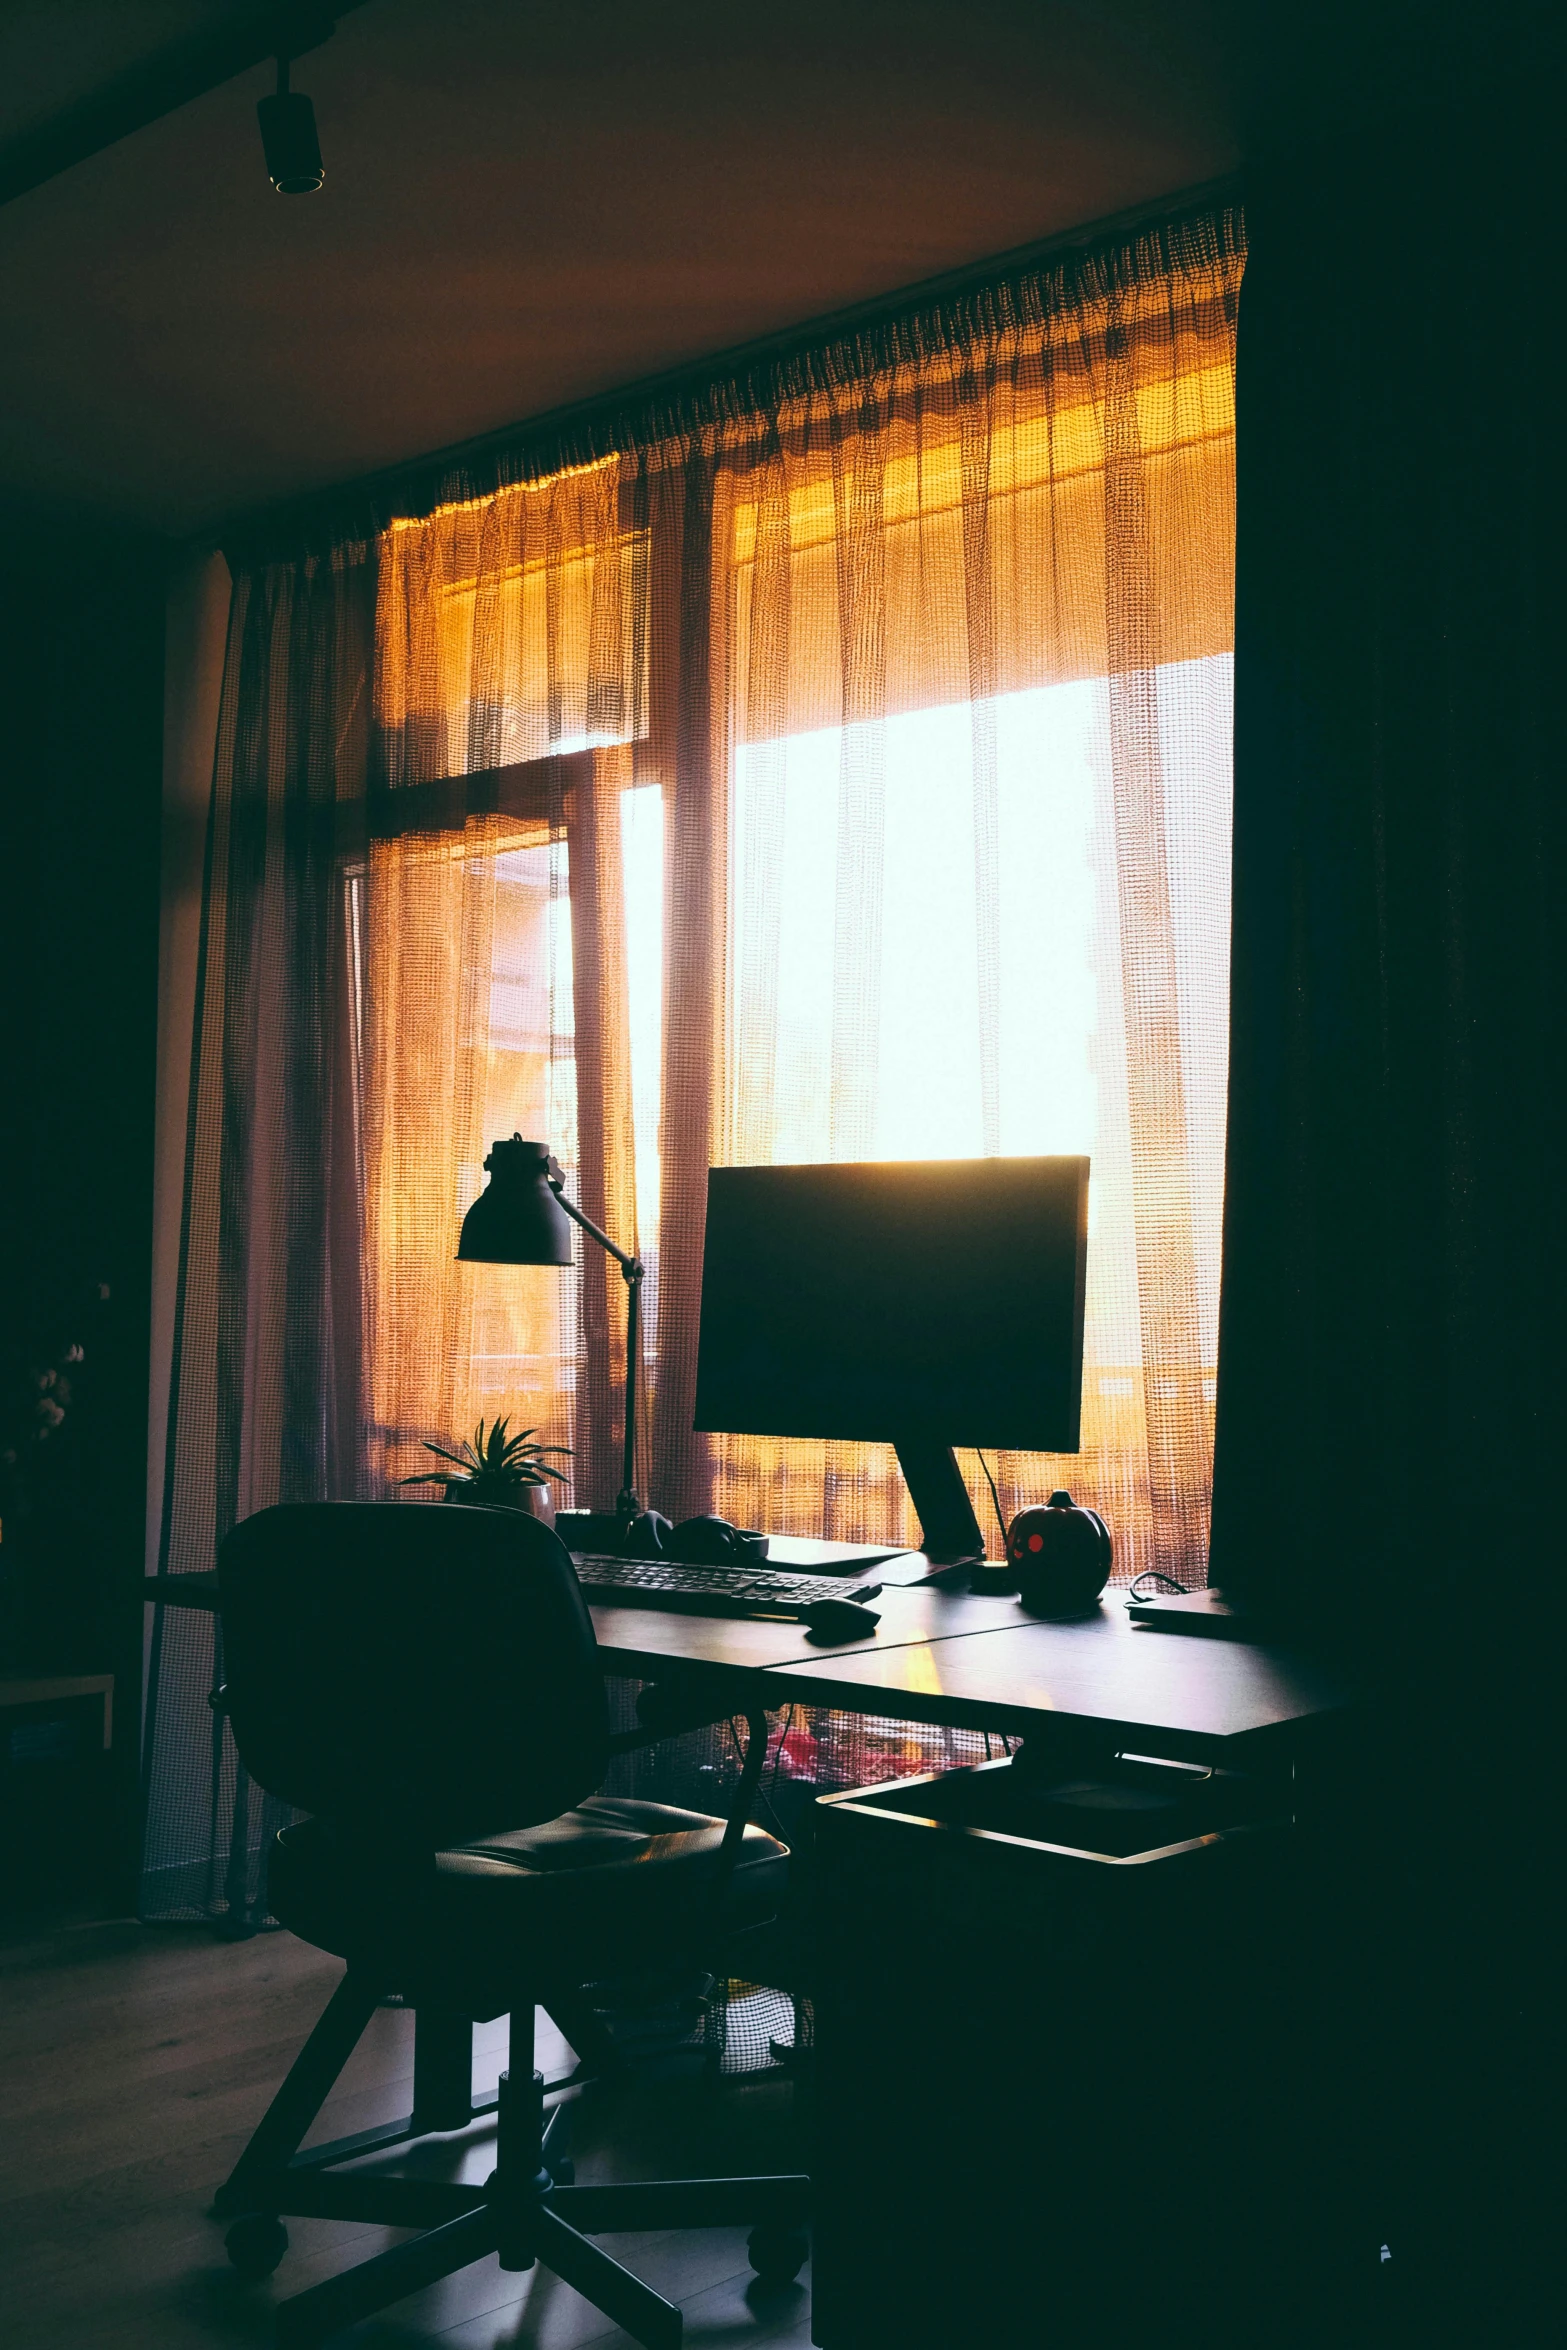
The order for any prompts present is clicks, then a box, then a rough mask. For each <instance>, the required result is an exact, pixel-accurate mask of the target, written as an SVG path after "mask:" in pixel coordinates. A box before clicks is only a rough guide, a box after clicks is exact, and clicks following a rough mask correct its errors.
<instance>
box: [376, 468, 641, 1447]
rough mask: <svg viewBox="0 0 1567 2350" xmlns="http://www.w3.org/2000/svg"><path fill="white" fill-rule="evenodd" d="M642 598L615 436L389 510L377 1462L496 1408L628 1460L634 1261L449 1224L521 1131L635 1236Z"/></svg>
mask: <svg viewBox="0 0 1567 2350" xmlns="http://www.w3.org/2000/svg"><path fill="white" fill-rule="evenodd" d="M646 602H647V572H646V541H645V536H644V535H643V534H639V533H638V532H636V531H635V530H623V529H622V528H621V524H620V469H619V466H618V464H617V463H616V462H615V461H614V460H611V461H609V462H608V463H605V464H601V465H598V466H592V467H585V468H581V469H576V470H573V471H571V472H568V473H565V474H563V475H561V476H557V477H555V478H553V479H549V480H546V481H545V482H543V483H540V484H537V485H523V486H519V487H516V488H513V489H511V490H508V491H506V492H504V493H502V494H501V495H500V496H498V497H496V498H493V499H490V500H486V501H481V502H473V503H467V504H464V505H462V506H459V507H457V508H454V509H452V510H449V511H444V512H440V513H437V514H436V515H434V516H433V517H432V518H431V519H430V520H429V521H428V522H426V523H423V524H421V525H418V526H409V527H404V528H395V529H393V530H391V531H389V532H388V533H387V534H386V536H385V538H384V540H383V544H382V555H381V566H380V597H379V606H378V614H377V626H376V690H375V704H376V732H377V740H378V743H379V746H380V751H381V759H380V773H381V788H379V789H378V790H377V792H376V793H375V794H374V803H373V810H372V833H373V836H374V837H373V838H372V840H371V844H370V849H369V854H368V858H367V861H366V866H365V871H364V875H363V878H362V882H361V884H360V890H361V902H362V907H363V914H362V932H361V943H360V968H361V970H362V974H363V994H362V1010H361V1017H362V1022H363V1036H364V1072H365V1082H364V1105H365V1108H364V1125H365V1191H364V1197H365V1213H366V1264H367V1282H366V1292H365V1307H366V1327H367V1331H368V1332H369V1341H368V1346H367V1360H368V1364H369V1376H368V1382H367V1405H368V1424H367V1459H366V1463H365V1472H366V1476H367V1478H368V1479H369V1480H370V1481H371V1482H372V1483H373V1484H377V1485H384V1484H385V1483H386V1482H387V1481H388V1480H389V1479H392V1478H395V1477H397V1476H399V1475H404V1476H405V1475H410V1474H412V1473H414V1472H415V1471H416V1470H417V1469H419V1468H421V1467H429V1466H432V1465H434V1464H433V1463H432V1462H431V1460H430V1457H429V1455H428V1454H427V1453H425V1452H424V1451H423V1449H422V1440H423V1439H425V1438H431V1437H433V1438H436V1439H438V1440H440V1441H441V1442H444V1443H451V1442H452V1441H453V1439H454V1438H455V1437H457V1436H461V1435H464V1434H466V1433H468V1432H469V1431H470V1430H471V1429H472V1427H473V1425H474V1423H475V1421H476V1420H478V1419H479V1418H481V1417H484V1418H493V1417H494V1416H496V1415H497V1414H498V1413H504V1414H506V1415H508V1416H509V1417H510V1418H511V1420H512V1423H513V1425H514V1426H522V1427H532V1428H536V1429H538V1430H539V1431H540V1432H541V1437H542V1440H544V1441H547V1442H551V1443H564V1444H567V1445H573V1446H574V1447H575V1454H576V1458H575V1462H574V1464H573V1465H574V1467H575V1469H576V1472H577V1477H578V1480H579V1481H580V1482H581V1484H582V1485H583V1487H584V1490H592V1491H595V1492H597V1491H600V1490H603V1489H606V1488H607V1490H609V1491H610V1492H612V1491H613V1490H614V1483H615V1482H617V1481H618V1480H614V1479H613V1477H612V1474H611V1470H610V1464H611V1462H612V1460H613V1459H614V1457H615V1454H614V1427H615V1422H616V1418H617V1414H618V1410H619V1399H620V1395H621V1392H622V1386H623V1381H624V1377H625V1364H624V1360H623V1356H624V1317H623V1314H622V1313H618V1312H617V1311H616V1307H617V1305H618V1293H619V1292H620V1289H621V1283H620V1277H619V1274H618V1271H616V1269H615V1268H614V1267H613V1266H612V1265H611V1264H610V1263H609V1261H608V1259H607V1258H605V1257H604V1255H603V1254H602V1252H601V1251H599V1250H598V1249H596V1248H593V1247H591V1246H589V1247H588V1249H587V1251H586V1254H585V1257H584V1258H583V1260H582V1263H581V1265H580V1268H579V1269H578V1270H577V1271H576V1272H574V1273H573V1274H570V1275H566V1276H563V1275H562V1274H561V1273H560V1272H558V1271H556V1270H555V1269H553V1268H550V1267H537V1268H533V1267H528V1268H521V1267H513V1266H505V1267H503V1266H487V1265H486V1266H479V1265H459V1264H457V1263H456V1262H455V1261H454V1255H453V1252H454V1247H455V1234H456V1230H457V1220H458V1219H459V1218H460V1217H461V1215H462V1213H463V1211H464V1210H465V1209H466V1208H467V1207H468V1205H469V1204H470V1202H471V1201H472V1199H473V1198H474V1197H475V1195H476V1194H477V1192H478V1191H479V1189H480V1187H481V1185H482V1183H483V1180H484V1176H483V1161H484V1157H485V1153H486V1151H487V1150H488V1148H489V1145H490V1143H491V1141H493V1140H494V1139H495V1137H496V1136H498V1135H506V1134H511V1133H512V1132H514V1131H515V1132H520V1133H523V1134H527V1135H530V1136H536V1137H538V1138H540V1139H543V1140H547V1141H548V1142H549V1144H550V1146H551V1148H552V1149H553V1150H554V1152H555V1155H556V1156H557V1157H558V1158H559V1160H560V1162H561V1165H562V1167H563V1168H564V1169H565V1170H566V1173H567V1175H568V1177H569V1179H570V1181H571V1183H572V1186H573V1193H574V1196H577V1197H579V1198H580V1199H581V1201H582V1203H583V1205H584V1207H585V1208H586V1210H587V1212H588V1214H589V1215H591V1216H592V1217H593V1218H594V1219H595V1221H596V1222H598V1223H600V1224H601V1225H603V1226H604V1228H605V1229H606V1230H610V1231H612V1232H614V1233H615V1234H616V1236H617V1237H618V1238H621V1239H622V1240H623V1243H624V1245H625V1246H627V1247H628V1248H634V1247H635V1246H636V1240H637V1218H636V1197H635V1184H634V1152H633V1134H632V1111H631V1061H630V1037H629V1024H628V1007H627V993H626V962H625V917H624V890H623V887H622V881H621V859H622V847H621V799H622V790H623V783H624V780H625V778H626V776H627V774H628V772H629V764H630V762H629V751H628V746H629V745H630V743H631V742H632V741H633V740H634V738H635V737H636V736H637V735H638V733H639V732H641V731H643V730H644V728H645V680H646V660H645V650H644V646H645V636H646ZM612 1292H613V1294H612Z"/></svg>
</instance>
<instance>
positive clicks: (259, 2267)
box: [223, 2211, 288, 2277]
mask: <svg viewBox="0 0 1567 2350" xmlns="http://www.w3.org/2000/svg"><path fill="white" fill-rule="evenodd" d="M223 2247H224V2250H225V2251H226V2252H227V2254H228V2256H229V2262H230V2265H231V2266H232V2267H234V2268H235V2269H237V2270H238V2272H239V2274H240V2275H241V2276H242V2277H269V2276H270V2275H271V2274H272V2271H273V2270H274V2269H275V2268H276V2267H277V2264H278V2262H279V2261H280V2260H281V2259H282V2257H283V2255H284V2253H285V2252H286V2251H287V2250H288V2230H287V2228H286V2227H284V2225H283V2222H282V2221H281V2220H280V2219H275V2218H274V2217H273V2215H272V2213H271V2212H270V2211H247V2212H246V2214H245V2216H244V2218H243V2219H237V2220H236V2221H235V2222H234V2225H233V2226H232V2227H231V2228H230V2229H229V2232H228V2234H227V2235H226V2236H225V2237H224V2239H223Z"/></svg>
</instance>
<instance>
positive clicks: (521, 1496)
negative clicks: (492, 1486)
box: [446, 1485, 555, 1527]
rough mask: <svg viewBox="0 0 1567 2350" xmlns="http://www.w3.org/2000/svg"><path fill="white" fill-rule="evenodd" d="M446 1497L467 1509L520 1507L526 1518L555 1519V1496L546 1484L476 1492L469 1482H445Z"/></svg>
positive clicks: (544, 1521)
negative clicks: (467, 1483) (460, 1483)
mask: <svg viewBox="0 0 1567 2350" xmlns="http://www.w3.org/2000/svg"><path fill="white" fill-rule="evenodd" d="M446 1498H447V1500H448V1501H454V1502H456V1503H457V1505H458V1507H459V1508H460V1509H468V1510H520V1511H521V1512H522V1514H523V1516H524V1517H525V1518H537V1519H538V1520H539V1522H540V1524H541V1525H545V1526H551V1527H552V1526H553V1525H554V1523H555V1496H554V1494H553V1493H552V1491H551V1490H550V1488H549V1486H547V1485H514V1486H512V1487H511V1488H510V1489H509V1490H508V1491H505V1492H496V1493H479V1494H476V1493H475V1492H474V1491H473V1488H472V1487H471V1486H467V1485H448V1486H447V1488H446Z"/></svg>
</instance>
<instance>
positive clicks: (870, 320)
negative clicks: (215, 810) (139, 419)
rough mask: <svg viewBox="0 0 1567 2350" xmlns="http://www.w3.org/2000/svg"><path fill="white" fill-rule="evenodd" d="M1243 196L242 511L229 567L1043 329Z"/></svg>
mask: <svg viewBox="0 0 1567 2350" xmlns="http://www.w3.org/2000/svg"><path fill="white" fill-rule="evenodd" d="M1239 195H1240V189H1239V182H1238V180H1237V179H1235V178H1229V179H1225V180H1217V181H1210V182H1207V183H1205V184H1204V185H1203V186H1201V187H1197V188H1191V189H1188V190H1185V191H1184V192H1182V193H1181V194H1179V195H1176V196H1173V197H1166V198H1164V199H1163V200H1162V201H1161V202H1159V203H1158V204H1150V205H1144V206H1139V207H1137V208H1136V209H1135V210H1133V211H1129V212H1125V213H1120V214H1117V215H1115V216H1113V217H1112V218H1110V219H1106V220H1101V221H1097V222H1092V223H1089V224H1087V225H1086V226H1084V227H1083V228H1080V229H1074V230H1071V231H1069V232H1067V233H1065V234H1064V235H1060V236H1056V237H1051V238H1049V239H1046V240H1045V241H1043V242H1042V243H1039V244H1036V245H1030V246H1023V247H1019V248H1017V249H1015V250H1014V251H1012V252H1010V253H1003V254H999V255H996V256H995V257H993V258H992V259H991V260H989V261H987V262H984V263H980V264H976V265H975V266H973V267H971V268H967V269H963V270H959V271H953V272H951V273H949V274H948V275H946V276H944V277H939V278H930V279H927V280H925V281H923V282H922V283H921V284H919V285H916V286H911V287H905V288H903V289H902V290H901V291H899V292H897V293H894V294H889V295H886V296H883V297H881V298H880V299H878V300H875V301H872V302H869V303H865V304H861V305H859V306H857V307H855V308H854V309H851V310H845V311H838V312H834V313H832V314H830V315H829V316H827V317H824V318H819V319H816V320H814V321H811V322H809V323H808V324H806V325H803V326H800V327H797V328H791V329H789V330H787V331H786V332H783V333H780V334H778V335H774V336H769V337H765V338H763V339H761V340H759V341H757V342H754V343H750V344H746V345H743V346H740V347H737V348H735V349H732V350H729V351H725V352H719V353H715V354H712V355H710V356H709V357H708V358H706V359H703V360H701V361H699V362H697V363H696V364H694V365H692V366H690V367H686V368H681V369H678V370H673V371H671V372H670V373H668V374H666V375H662V376H657V377H649V378H647V379H645V380H644V381H643V382H642V383H640V384H631V385H626V386H623V387H621V388H620V389H618V390H616V391H613V392H609V393H605V394H602V395H600V396H598V397H596V398H594V399H590V400H584V401H579V402H576V403H573V404H572V405H571V406H569V407H564V408H559V409H554V410H551V411H550V412H548V413H547V414H545V415H542V416H538V417H535V418H532V419H530V420H528V421H525V422H522V423H518V424H514V425H508V426H505V427H503V428H501V429H500V430H498V431H495V432H491V433H487V434H484V435H482V436H480V437H478V438H476V439H474V440H470V441H465V442H461V443H458V444H455V445H454V446H452V447H450V448H447V449H441V450H435V451H433V452H431V453H430V454H429V455H427V456H424V457H420V458H416V459H413V460H411V461H410V462H408V463H406V464H403V465H398V466H394V467H389V468H387V469H386V470H384V471H382V472H379V473H375V474H368V475H364V476H362V477H361V478H360V479H359V480H357V481H353V482H348V483H345V484H343V485H342V486H340V487H339V488H337V489H333V490H326V491H323V492H318V493H316V494H314V495H312V496H311V497H308V498H303V499H291V500H288V501H287V502H285V503H283V504H279V505H273V506H269V507H265V508H261V509H259V510H255V511H252V512H250V513H248V514H244V515H240V516H236V518H235V519H234V521H233V522H232V523H231V524H229V525H228V526H227V527H225V528H223V529H221V530H219V531H218V532H217V533H216V534H215V536H216V541H217V543H218V545H220V546H221V547H222V549H223V551H224V553H225V555H226V556H227V557H228V560H229V563H230V565H231V567H233V568H234V569H236V570H238V569H241V568H244V569H251V568H255V567H257V566H259V565H263V564H266V563H269V562H285V561H291V560H295V559H298V558H301V557H305V556H308V555H315V556H317V557H318V558H320V557H325V556H329V555H330V554H331V553H332V552H333V551H334V550H337V549H341V548H342V546H343V545H344V543H345V542H350V541H356V540H358V541H364V540H370V539H373V538H375V537H378V536H379V534H380V533H381V532H382V531H383V530H385V529H387V528H388V527H390V526H392V525H394V524H398V523H405V522H418V521H424V520H426V519H428V517H429V516H430V515H431V514H432V513H434V512H436V511H437V510H438V509H441V508H450V507H460V506H465V505H470V504H475V503H479V502H482V501H483V500H484V499H486V498H489V497H492V496H493V495H494V494H495V492H496V491H497V490H501V489H508V488H514V487H519V486H522V485H524V484H526V483H528V482H532V481H537V480H539V479H540V478H541V477H543V476H545V475H553V476H557V477H558V476H560V475H561V474H563V473H567V472H571V471H576V470H578V469H580V468H585V467H591V466H595V465H599V464H602V463H604V462H605V461H606V460H607V459H608V458H609V457H610V456H612V455H613V454H614V453H615V451H616V450H620V449H625V448H628V447H646V446H648V445H649V444H650V443H655V442H666V441H678V440H680V439H683V438H689V437H691V436H693V435H695V434H697V433H699V432H701V431H702V430H703V429H704V428H710V427H711V426H713V425H715V424H721V423H732V422H736V421H739V420H740V419H742V418H743V417H745V416H746V415H748V414H751V413H754V412H757V411H760V410H763V409H765V408H767V407H770V406H776V405H777V404H778V403H779V402H781V401H783V400H786V399H788V398H789V397H791V396H792V395H795V394H805V393H809V392H810V391H812V390H816V389H820V388H822V387H823V386H825V385H840V384H843V383H845V382H852V381H854V380H856V379H857V378H859V377H861V376H867V375H872V374H875V373H877V372H878V371H880V370H882V369H885V368H889V367H893V366H897V365H899V364H906V363H908V362H910V361H913V360H917V359H921V358H931V357H934V356H936V355H937V354H939V353H940V352H941V351H942V350H944V349H950V348H954V347H956V346H959V345H961V344H962V343H963V342H965V341H967V340H969V339H970V338H972V337H973V336H974V335H976V334H979V335H985V334H995V333H998V332H1004V331H1006V330H1007V329H1008V328H1016V327H1018V326H1022V325H1027V324H1029V323H1031V322H1034V321H1036V320H1037V321H1040V322H1042V321H1043V320H1044V319H1045V318H1047V317H1048V316H1049V314H1050V312H1051V311H1052V310H1054V309H1056V308H1057V307H1058V306H1060V307H1064V306H1066V304H1067V303H1068V302H1070V301H1072V300H1073V299H1075V298H1077V297H1078V296H1080V295H1081V293H1083V292H1085V291H1088V290H1089V289H1090V286H1091V283H1092V281H1093V280H1094V279H1096V278H1097V279H1099V280H1101V281H1102V282H1103V284H1104V285H1105V287H1106V289H1107V290H1108V288H1109V287H1111V286H1113V285H1114V284H1115V283H1116V282H1118V281H1119V280H1120V279H1122V277H1123V275H1124V274H1126V265H1127V263H1132V265H1133V268H1134V270H1135V272H1136V274H1137V275H1139V276H1141V275H1142V271H1141V270H1140V269H1137V267H1136V262H1137V257H1138V256H1139V255H1140V254H1141V253H1143V252H1145V251H1146V248H1147V247H1148V246H1149V245H1150V244H1153V243H1165V242H1171V243H1174V242H1179V241H1180V240H1181V239H1182V237H1183V236H1184V235H1195V236H1198V237H1201V236H1202V235H1203V234H1204V233H1205V232H1206V233H1208V234H1210V235H1211V236H1212V237H1213V239H1214V243H1215V251H1216V252H1218V251H1227V250H1230V249H1233V248H1234V247H1237V246H1238V245H1239V244H1240V242H1241V240H1242V230H1241V227H1240V221H1239Z"/></svg>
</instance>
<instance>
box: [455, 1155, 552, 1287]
mask: <svg viewBox="0 0 1567 2350" xmlns="http://www.w3.org/2000/svg"><path fill="white" fill-rule="evenodd" d="M484 1164H485V1166H486V1168H487V1169H488V1171H489V1177H490V1180H489V1182H488V1183H487V1184H486V1185H485V1187H484V1189H483V1191H481V1192H480V1194H479V1196H478V1198H477V1199H476V1200H475V1201H474V1203H473V1206H472V1207H471V1208H470V1209H469V1210H468V1213H467V1215H466V1216H464V1218H463V1220H462V1235H461V1237H460V1239H459V1240H458V1243H457V1254H458V1257H459V1258H461V1259H465V1260H466V1261H467V1262H468V1263H470V1264H480V1265H569V1264H570V1263H571V1262H572V1246H571V1225H570V1222H569V1220H568V1219H567V1216H566V1213H565V1211H564V1209H563V1208H562V1207H561V1204H560V1201H559V1199H558V1198H557V1197H556V1195H555V1193H554V1192H553V1191H552V1190H551V1188H550V1185H549V1182H548V1178H547V1170H548V1168H549V1164H550V1154H549V1150H548V1147H547V1145H546V1144H544V1143H542V1142H524V1141H523V1140H522V1139H521V1137H520V1136H518V1135H513V1136H512V1138H511V1140H510V1141H509V1142H497V1143H495V1144H493V1145H492V1147H491V1150H490V1155H489V1157H488V1158H487V1159H486V1160H485V1162H484Z"/></svg>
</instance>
